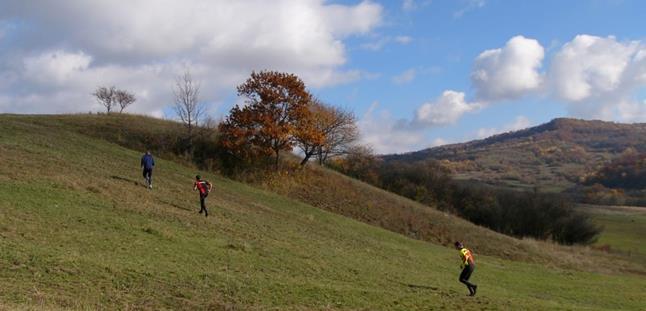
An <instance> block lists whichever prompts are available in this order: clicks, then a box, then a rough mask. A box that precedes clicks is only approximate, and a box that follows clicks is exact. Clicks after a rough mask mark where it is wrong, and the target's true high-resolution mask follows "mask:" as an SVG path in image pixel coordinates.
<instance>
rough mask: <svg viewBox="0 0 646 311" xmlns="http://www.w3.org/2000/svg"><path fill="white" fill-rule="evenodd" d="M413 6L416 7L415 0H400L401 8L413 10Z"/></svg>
mask: <svg viewBox="0 0 646 311" xmlns="http://www.w3.org/2000/svg"><path fill="white" fill-rule="evenodd" d="M415 8H417V4H416V3H415V0H404V1H402V10H404V11H410V10H414V9H415Z"/></svg>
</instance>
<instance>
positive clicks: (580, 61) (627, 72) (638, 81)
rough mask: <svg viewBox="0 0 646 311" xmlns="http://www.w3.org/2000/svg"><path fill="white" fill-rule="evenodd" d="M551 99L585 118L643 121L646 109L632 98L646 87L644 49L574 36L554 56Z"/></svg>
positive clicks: (608, 39)
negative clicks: (552, 96)
mask: <svg viewBox="0 0 646 311" xmlns="http://www.w3.org/2000/svg"><path fill="white" fill-rule="evenodd" d="M549 79H550V88H551V90H552V92H553V95H554V96H555V97H556V98H558V99H561V100H563V101H566V102H568V103H569V109H570V113H571V114H573V115H576V116H580V117H585V118H600V119H605V120H617V121H646V105H645V104H644V102H643V101H639V100H637V99H634V98H633V96H634V94H635V92H636V91H637V90H638V89H639V88H643V87H646V46H645V45H644V44H643V43H642V42H640V41H628V42H620V41H617V39H616V38H614V37H606V38H603V37H596V36H590V35H579V36H576V37H575V38H574V39H573V40H572V41H570V42H568V43H566V44H565V45H564V46H563V47H562V48H561V50H559V51H558V53H557V54H556V55H555V56H554V58H553V60H552V64H551V67H550V72H549Z"/></svg>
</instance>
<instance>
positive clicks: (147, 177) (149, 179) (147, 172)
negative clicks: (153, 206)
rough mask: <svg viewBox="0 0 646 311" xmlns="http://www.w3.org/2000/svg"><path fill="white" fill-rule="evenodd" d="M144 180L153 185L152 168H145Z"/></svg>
mask: <svg viewBox="0 0 646 311" xmlns="http://www.w3.org/2000/svg"><path fill="white" fill-rule="evenodd" d="M143 175H144V179H145V180H146V181H147V182H148V185H152V183H153V169H152V168H144V174H143Z"/></svg>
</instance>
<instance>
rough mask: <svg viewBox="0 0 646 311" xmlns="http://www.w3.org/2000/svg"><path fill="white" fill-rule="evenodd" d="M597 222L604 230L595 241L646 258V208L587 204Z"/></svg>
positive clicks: (600, 245) (642, 258)
mask: <svg viewBox="0 0 646 311" xmlns="http://www.w3.org/2000/svg"><path fill="white" fill-rule="evenodd" d="M586 210H588V211H590V212H591V214H592V216H593V220H594V222H595V223H597V224H599V225H601V226H603V228H604V230H603V232H602V233H601V235H600V236H599V239H598V240H597V242H596V243H595V245H596V246H598V247H604V246H609V247H610V251H613V250H616V251H620V252H623V253H626V254H628V255H630V256H635V257H637V258H640V259H641V260H646V243H644V237H646V208H644V207H612V206H586Z"/></svg>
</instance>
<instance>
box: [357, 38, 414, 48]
mask: <svg viewBox="0 0 646 311" xmlns="http://www.w3.org/2000/svg"><path fill="white" fill-rule="evenodd" d="M376 38H377V39H375V40H373V41H369V42H364V43H362V44H361V45H360V47H361V48H362V49H365V50H370V51H379V50H381V49H383V48H384V47H385V46H386V45H388V44H390V43H393V42H394V43H397V44H400V45H407V44H409V43H411V42H413V38H412V37H409V36H403V35H402V36H396V37H389V36H377V37H376Z"/></svg>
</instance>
